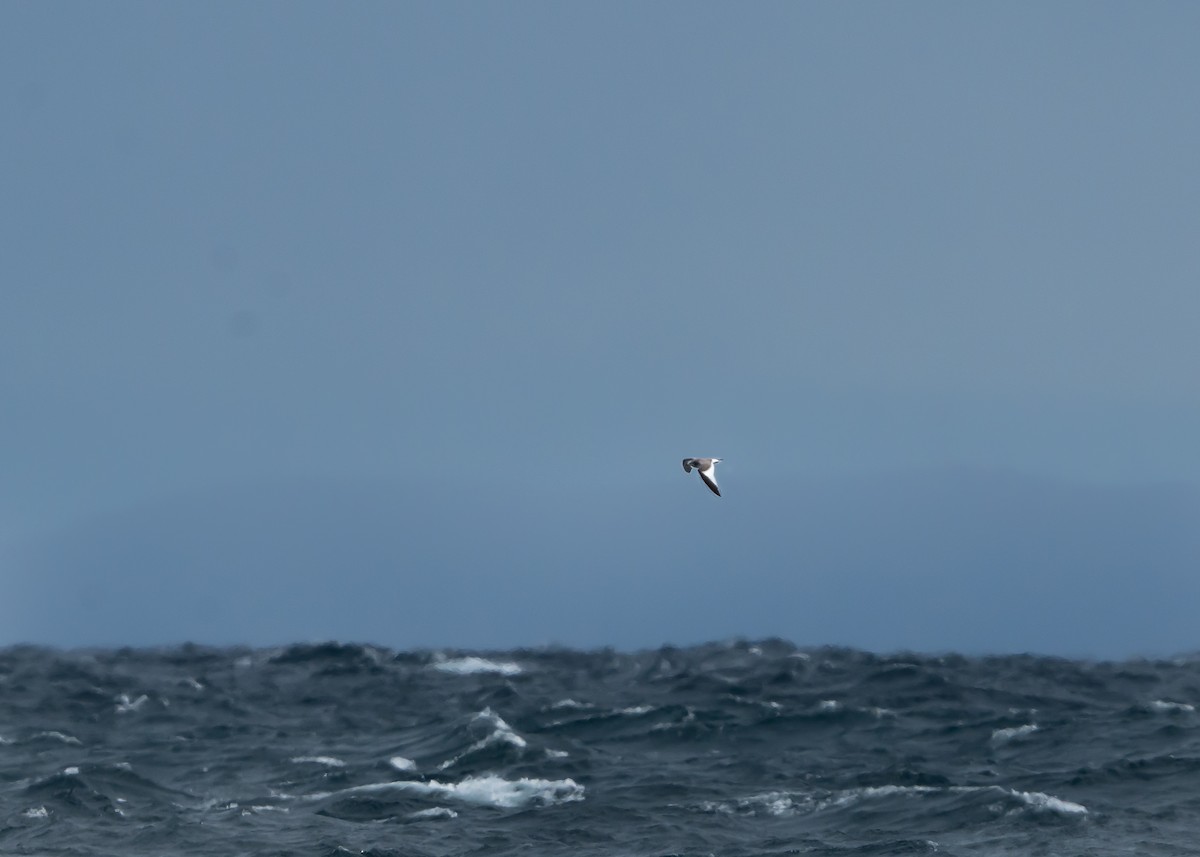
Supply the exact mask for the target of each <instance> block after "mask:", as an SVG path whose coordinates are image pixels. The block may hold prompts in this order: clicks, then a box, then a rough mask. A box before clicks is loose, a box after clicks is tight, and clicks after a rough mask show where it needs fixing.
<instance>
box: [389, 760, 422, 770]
mask: <svg viewBox="0 0 1200 857" xmlns="http://www.w3.org/2000/svg"><path fill="white" fill-rule="evenodd" d="M388 764H389V765H391V766H392V767H393V768H395V769H396V770H397V771H405V772H409V771H416V770H417V763H416V762H414V761H413V760H412V759H408V758H405V757H404V756H392V758H390V759H388Z"/></svg>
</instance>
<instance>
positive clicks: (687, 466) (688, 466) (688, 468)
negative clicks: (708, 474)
mask: <svg viewBox="0 0 1200 857" xmlns="http://www.w3.org/2000/svg"><path fill="white" fill-rule="evenodd" d="M695 462H696V459H694V458H685V459H684V460H683V472H684V473H691V472H692V465H693V464H695Z"/></svg>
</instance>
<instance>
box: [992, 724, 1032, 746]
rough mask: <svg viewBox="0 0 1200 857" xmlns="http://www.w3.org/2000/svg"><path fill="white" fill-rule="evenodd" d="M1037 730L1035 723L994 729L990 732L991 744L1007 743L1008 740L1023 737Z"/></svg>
mask: <svg viewBox="0 0 1200 857" xmlns="http://www.w3.org/2000/svg"><path fill="white" fill-rule="evenodd" d="M1037 731H1038V725H1037V724H1036V723H1026V724H1025V725H1024V726H1009V727H1008V728H1007V729H996V730H993V732H992V743H993V744H1007V743H1008V742H1009V741H1013V740H1016V739H1018V738H1024V737H1025V736H1026V735H1032V734H1033V733H1034V732H1037Z"/></svg>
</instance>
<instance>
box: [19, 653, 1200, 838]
mask: <svg viewBox="0 0 1200 857" xmlns="http://www.w3.org/2000/svg"><path fill="white" fill-rule="evenodd" d="M1197 704H1200V659H1198V658H1179V659H1174V660H1159V661H1149V660H1131V661H1124V662H1085V661H1073V660H1063V659H1057V658H1046V657H1034V656H1009V657H964V656H957V655H949V656H942V657H930V656H924V655H915V654H896V655H887V656H883V655H875V654H869V653H866V652H861V651H853V650H847V649H821V648H817V649H802V648H796V647H794V646H792V645H790V644H788V643H785V642H782V641H778V640H766V641H761V642H734V643H722V644H710V645H703V646H696V647H691V648H663V649H658V650H654V651H642V652H637V653H621V652H617V651H608V650H604V651H572V650H557V649H537V650H518V651H510V652H484V653H480V652H452V651H445V652H396V651H390V650H388V649H384V648H378V647H373V646H365V645H347V644H333V643H330V644H320V645H296V646H290V647H285V648H278V649H271V650H264V649H254V650H251V649H214V648H202V647H196V646H182V647H178V648H170V649H160V650H129V649H122V650H103V651H54V650H48V649H41V648H31V647H18V648H9V649H4V650H0V854H4V855H15V854H22V855H33V854H38V855H43V854H44V855H121V857H129V855H177V854H188V855H222V857H225V856H226V855H347V854H365V855H375V856H376V857H385V855H387V856H388V857H390V855H397V857H398V855H413V857H420V855H517V854H520V855H672V854H674V855H684V854H686V855H707V854H714V855H776V854H812V855H850V854H853V855H892V854H940V855H1055V857H1065V855H1089V857H1101V855H1118V854H1120V855H1135V854H1136V855H1195V854H1198V853H1200V715H1198V714H1197V711H1196V708H1195V706H1196V705H1197Z"/></svg>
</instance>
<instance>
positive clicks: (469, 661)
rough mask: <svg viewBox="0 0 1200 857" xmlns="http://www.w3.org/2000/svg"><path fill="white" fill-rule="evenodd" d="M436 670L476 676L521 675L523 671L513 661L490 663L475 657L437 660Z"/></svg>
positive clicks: (485, 659)
mask: <svg viewBox="0 0 1200 857" xmlns="http://www.w3.org/2000/svg"><path fill="white" fill-rule="evenodd" d="M433 668H434V669H435V670H439V671H441V672H444V673H453V674H455V675H474V674H477V673H498V674H499V675H520V674H521V673H522V672H523V670H522V669H521V667H520V665H518V664H515V663H513V662H512V661H489V660H488V659H487V658H479V657H475V656H474V655H472V656H469V657H465V658H450V659H449V660H437V661H435V662H434V664H433Z"/></svg>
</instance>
